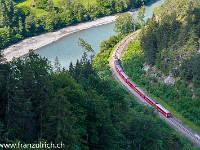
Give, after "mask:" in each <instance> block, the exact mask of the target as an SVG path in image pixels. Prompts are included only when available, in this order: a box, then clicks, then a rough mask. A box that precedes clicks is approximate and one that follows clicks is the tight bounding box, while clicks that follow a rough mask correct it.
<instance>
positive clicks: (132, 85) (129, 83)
mask: <svg viewBox="0 0 200 150" xmlns="http://www.w3.org/2000/svg"><path fill="white" fill-rule="evenodd" d="M127 83H128V85H129V86H130V87H131V88H132V89H133V90H135V88H136V87H137V85H136V84H135V83H134V82H133V81H132V80H131V79H128V80H127Z"/></svg>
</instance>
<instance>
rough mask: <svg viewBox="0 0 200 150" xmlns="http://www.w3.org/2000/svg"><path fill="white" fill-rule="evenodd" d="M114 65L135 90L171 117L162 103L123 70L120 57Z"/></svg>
mask: <svg viewBox="0 0 200 150" xmlns="http://www.w3.org/2000/svg"><path fill="white" fill-rule="evenodd" d="M114 65H115V68H116V70H117V72H118V74H119V75H120V76H121V77H122V79H123V80H124V81H125V82H126V83H127V84H128V85H129V86H130V87H131V88H132V89H133V90H134V91H135V92H137V93H138V94H139V95H140V96H141V97H142V98H143V99H145V100H146V101H147V102H148V103H149V104H150V105H151V106H154V107H155V108H156V109H157V110H158V111H159V112H160V113H162V114H163V115H164V116H165V117H167V118H169V117H171V113H170V112H169V111H168V110H167V109H165V108H164V107H163V106H162V105H160V104H159V103H158V102H156V101H155V100H154V99H153V98H151V97H150V96H149V95H148V94H146V93H145V92H144V91H143V90H142V89H141V88H140V87H138V86H137V85H136V84H135V83H134V82H133V81H132V80H131V79H130V78H129V77H128V75H126V73H125V72H124V70H123V67H122V65H121V61H120V60H119V59H114Z"/></svg>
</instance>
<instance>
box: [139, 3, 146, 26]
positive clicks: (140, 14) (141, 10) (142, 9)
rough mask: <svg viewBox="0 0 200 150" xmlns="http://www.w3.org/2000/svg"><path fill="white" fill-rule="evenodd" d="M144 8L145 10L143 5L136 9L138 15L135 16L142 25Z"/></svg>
mask: <svg viewBox="0 0 200 150" xmlns="http://www.w3.org/2000/svg"><path fill="white" fill-rule="evenodd" d="M145 10H146V8H145V6H144V5H143V6H141V8H140V9H138V16H137V18H138V20H140V22H141V23H142V25H144V14H145Z"/></svg>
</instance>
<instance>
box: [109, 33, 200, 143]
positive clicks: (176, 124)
mask: <svg viewBox="0 0 200 150" xmlns="http://www.w3.org/2000/svg"><path fill="white" fill-rule="evenodd" d="M139 31H140V30H138V31H136V32H134V33H132V34H130V35H129V36H127V37H126V38H124V39H123V40H122V41H121V42H120V43H119V44H118V45H117V46H116V48H115V49H114V51H113V54H112V58H111V61H110V67H111V71H112V73H113V75H114V77H115V78H116V80H118V81H119V82H120V83H121V84H122V85H123V86H124V87H125V88H126V89H127V90H128V91H129V92H130V93H131V94H132V95H133V96H134V97H135V98H136V99H137V100H138V101H139V102H140V103H142V104H146V105H148V106H150V105H149V104H148V103H147V102H146V101H145V100H143V98H142V97H141V96H140V95H139V94H138V93H136V92H135V91H134V90H133V89H132V88H131V87H130V86H129V85H128V84H127V83H126V82H125V81H124V80H123V79H122V78H121V77H120V76H119V74H118V73H117V71H116V68H115V67H114V58H118V59H120V60H121V59H122V55H123V53H124V51H125V50H126V48H127V45H128V44H129V43H130V42H131V40H133V39H134V38H135V37H136V36H137V34H138V33H139ZM158 115H159V116H160V118H162V119H163V120H165V121H166V122H167V123H168V124H169V125H170V126H171V127H173V128H174V129H175V130H176V131H177V132H179V133H180V134H181V135H183V136H185V137H187V138H188V139H189V140H191V141H192V142H194V143H195V144H196V147H200V135H198V134H197V133H196V132H195V131H193V130H191V129H189V128H188V127H187V126H185V125H183V124H182V123H181V122H180V121H178V119H176V118H175V117H173V116H172V117H171V118H166V117H165V116H163V115H162V114H160V113H158Z"/></svg>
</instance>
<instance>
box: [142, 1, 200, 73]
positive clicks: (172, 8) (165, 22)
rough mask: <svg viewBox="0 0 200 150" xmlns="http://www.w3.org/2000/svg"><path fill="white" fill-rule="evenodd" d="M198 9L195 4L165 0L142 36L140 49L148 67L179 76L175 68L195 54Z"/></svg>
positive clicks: (197, 36) (196, 3)
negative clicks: (154, 66)
mask: <svg viewBox="0 0 200 150" xmlns="http://www.w3.org/2000/svg"><path fill="white" fill-rule="evenodd" d="M199 9H200V8H199V5H198V2H197V0H195V1H193V0H189V1H186V0H183V1H178V0H168V1H165V3H164V4H163V6H160V7H158V8H156V9H155V11H154V15H153V17H152V18H151V19H150V21H149V22H148V24H147V27H145V28H144V29H143V30H142V32H141V35H142V37H141V48H142V51H143V52H144V55H145V61H146V62H147V63H148V64H152V65H154V64H156V66H157V67H158V69H160V70H161V71H163V72H164V73H170V72H174V73H175V75H178V74H177V73H178V69H179V67H178V66H180V64H181V63H182V62H183V61H184V60H185V59H190V58H191V56H194V55H196V54H197V51H198V45H199V43H198V40H199V34H198V33H199V29H200V28H199V21H197V20H199Z"/></svg>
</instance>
